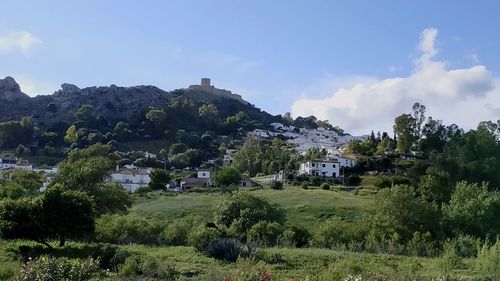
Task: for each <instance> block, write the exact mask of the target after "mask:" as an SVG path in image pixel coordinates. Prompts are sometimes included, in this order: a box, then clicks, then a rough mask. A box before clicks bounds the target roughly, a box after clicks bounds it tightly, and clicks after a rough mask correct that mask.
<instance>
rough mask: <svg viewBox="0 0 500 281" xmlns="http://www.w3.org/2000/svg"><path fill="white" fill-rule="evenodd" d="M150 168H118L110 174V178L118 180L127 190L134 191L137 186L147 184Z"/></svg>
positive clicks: (149, 179)
mask: <svg viewBox="0 0 500 281" xmlns="http://www.w3.org/2000/svg"><path fill="white" fill-rule="evenodd" d="M150 173H151V169H142V168H138V167H133V168H125V167H124V168H119V169H117V170H116V171H114V172H113V173H112V174H111V175H110V180H112V181H116V182H119V183H121V184H122V185H123V188H125V189H126V190H127V191H128V192H135V191H136V190H137V189H138V188H139V187H142V186H147V185H148V184H149V182H150V181H151V178H150V177H149V174H150Z"/></svg>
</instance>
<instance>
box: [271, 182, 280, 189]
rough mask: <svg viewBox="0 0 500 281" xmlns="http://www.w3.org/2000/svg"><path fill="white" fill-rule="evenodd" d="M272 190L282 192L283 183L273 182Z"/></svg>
mask: <svg viewBox="0 0 500 281" xmlns="http://www.w3.org/2000/svg"><path fill="white" fill-rule="evenodd" d="M271 188H272V189H274V190H282V189H283V182H281V181H272V182H271Z"/></svg>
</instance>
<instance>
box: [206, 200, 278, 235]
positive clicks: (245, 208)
mask: <svg viewBox="0 0 500 281" xmlns="http://www.w3.org/2000/svg"><path fill="white" fill-rule="evenodd" d="M260 221H267V222H278V223H280V224H283V223H284V222H285V213H284V212H283V210H282V209H279V208H278V207H276V206H274V205H271V204H270V203H269V202H268V201H266V200H265V199H262V198H259V197H256V196H253V195H251V194H248V193H241V192H239V193H236V194H233V195H231V196H229V197H227V198H226V199H224V201H223V202H222V204H221V205H220V206H219V207H218V208H217V209H216V211H215V222H216V223H217V224H219V225H225V226H226V227H230V232H231V233H232V235H233V236H235V237H237V238H239V239H241V240H242V241H244V240H245V239H246V234H247V231H248V230H249V229H250V228H251V227H252V226H254V225H255V224H257V223H258V222H260Z"/></svg>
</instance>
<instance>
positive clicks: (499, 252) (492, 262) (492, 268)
mask: <svg viewBox="0 0 500 281" xmlns="http://www.w3.org/2000/svg"><path fill="white" fill-rule="evenodd" d="M477 270H478V272H479V273H480V274H481V275H483V276H485V277H487V279H488V280H500V240H497V241H496V243H495V244H494V245H492V246H489V245H487V244H484V246H483V248H482V249H481V251H480V252H479V255H478V257H477Z"/></svg>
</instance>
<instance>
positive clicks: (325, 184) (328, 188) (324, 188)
mask: <svg viewBox="0 0 500 281" xmlns="http://www.w3.org/2000/svg"><path fill="white" fill-rule="evenodd" d="M320 188H321V189H323V190H330V185H329V184H327V183H326V182H324V183H322V184H321V185H320Z"/></svg>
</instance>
